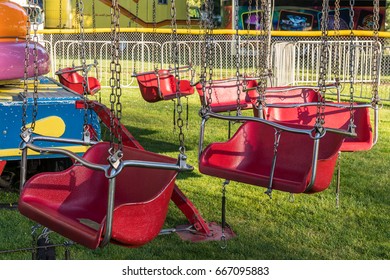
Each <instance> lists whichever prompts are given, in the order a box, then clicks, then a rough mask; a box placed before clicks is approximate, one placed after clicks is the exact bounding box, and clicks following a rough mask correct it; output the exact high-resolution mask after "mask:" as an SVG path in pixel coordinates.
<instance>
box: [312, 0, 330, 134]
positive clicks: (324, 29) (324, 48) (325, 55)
mask: <svg viewBox="0 0 390 280" xmlns="http://www.w3.org/2000/svg"><path fill="white" fill-rule="evenodd" d="M328 15H329V0H324V1H323V2H322V17H321V47H320V65H319V79H318V86H319V100H318V102H317V117H316V124H315V127H316V130H317V131H318V132H320V133H321V134H322V133H323V131H324V129H323V126H324V124H325V100H326V98H325V96H326V73H327V71H328V69H327V68H328V62H329V61H328V59H329V50H328V47H329V45H328Z"/></svg>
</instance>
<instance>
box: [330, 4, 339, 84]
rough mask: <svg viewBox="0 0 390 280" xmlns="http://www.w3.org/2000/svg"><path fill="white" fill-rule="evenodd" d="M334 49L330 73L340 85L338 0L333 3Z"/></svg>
mask: <svg viewBox="0 0 390 280" xmlns="http://www.w3.org/2000/svg"><path fill="white" fill-rule="evenodd" d="M333 28H334V41H335V44H334V49H333V55H334V56H333V57H334V63H333V69H332V73H333V76H334V80H335V85H336V86H337V87H339V85H340V42H339V41H340V0H336V1H335V3H334V23H333Z"/></svg>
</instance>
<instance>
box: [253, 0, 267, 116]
mask: <svg viewBox="0 0 390 280" xmlns="http://www.w3.org/2000/svg"><path fill="white" fill-rule="evenodd" d="M267 8H268V2H267V1H266V0H261V11H262V14H261V15H260V30H259V33H258V40H260V47H258V48H257V49H258V51H259V52H260V50H261V53H259V55H258V56H259V60H258V61H259V65H258V69H259V70H258V73H257V76H258V77H259V78H260V80H259V83H258V85H257V87H256V91H257V100H256V104H255V107H256V109H257V110H258V112H259V117H262V111H263V108H264V106H265V90H266V88H267V77H266V75H265V73H266V72H267V70H266V69H267V67H266V58H267V56H268V55H269V54H268V51H267V43H266V40H267V32H268V31H267V24H266V21H267V17H266V14H267V11H266V10H267ZM256 9H259V3H258V0H256Z"/></svg>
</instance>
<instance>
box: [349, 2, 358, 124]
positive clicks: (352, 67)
mask: <svg viewBox="0 0 390 280" xmlns="http://www.w3.org/2000/svg"><path fill="white" fill-rule="evenodd" d="M349 5H350V9H349V29H350V33H349V39H350V42H349V48H350V51H349V104H350V105H349V112H350V113H349V114H350V118H349V130H350V131H353V130H354V129H355V124H354V123H355V119H354V113H353V99H354V95H355V55H356V45H355V42H356V37H355V34H354V33H353V29H354V22H355V21H354V17H355V10H354V6H355V0H350V1H349Z"/></svg>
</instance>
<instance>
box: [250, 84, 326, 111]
mask: <svg viewBox="0 0 390 280" xmlns="http://www.w3.org/2000/svg"><path fill="white" fill-rule="evenodd" d="M257 96H258V94H257V92H256V94H255V95H251V96H250V98H251V100H252V103H253V104H256V102H257ZM264 99H265V103H266V104H284V103H295V104H302V103H308V102H318V92H317V91H315V90H314V89H311V88H302V87H288V86H286V87H271V88H267V89H266V92H265V94H264ZM263 109H264V114H265V115H267V111H268V110H269V108H268V107H267V106H264V108H263ZM253 114H254V116H255V117H258V114H259V111H258V110H257V109H256V108H254V109H253Z"/></svg>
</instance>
